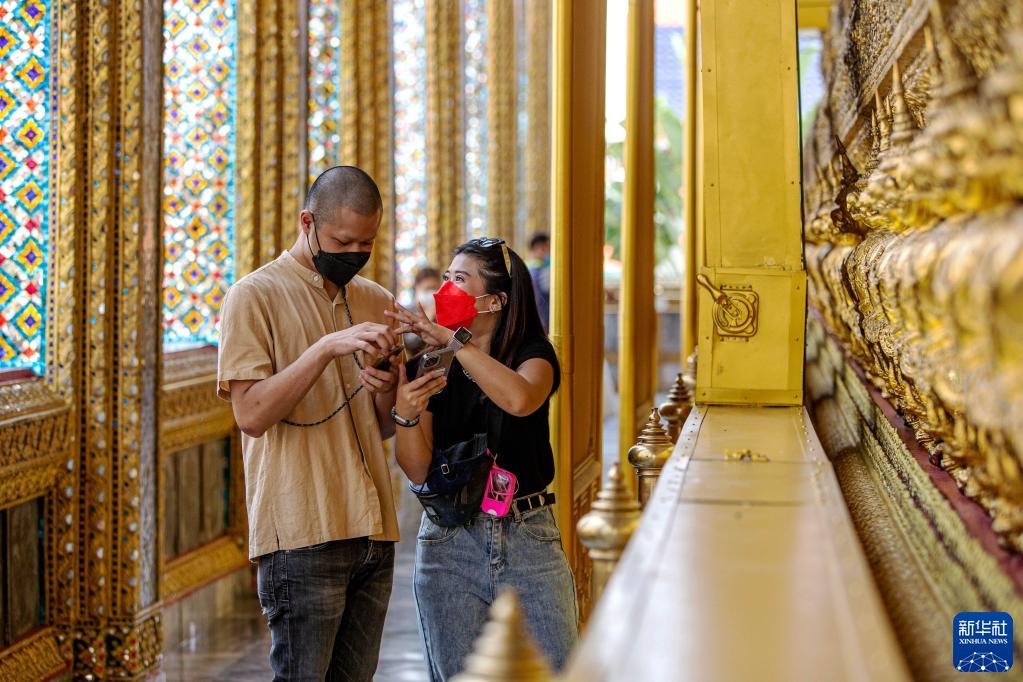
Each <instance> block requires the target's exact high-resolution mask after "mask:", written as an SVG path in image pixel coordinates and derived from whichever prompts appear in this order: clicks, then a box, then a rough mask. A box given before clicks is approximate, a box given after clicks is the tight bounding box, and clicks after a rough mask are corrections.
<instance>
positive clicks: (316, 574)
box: [256, 538, 394, 682]
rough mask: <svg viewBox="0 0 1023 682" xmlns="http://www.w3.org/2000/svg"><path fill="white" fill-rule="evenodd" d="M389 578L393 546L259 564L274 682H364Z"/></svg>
mask: <svg viewBox="0 0 1023 682" xmlns="http://www.w3.org/2000/svg"><path fill="white" fill-rule="evenodd" d="M393 574H394V543H393V542H377V541H374V540H369V539H367V538H357V539H354V540H338V541H334V542H325V543H323V544H319V545H313V546H311V547H304V548H302V549H292V550H281V551H277V552H273V553H271V554H264V555H263V556H261V557H259V573H258V575H257V579H256V583H257V591H258V593H259V605H260V607H262V609H263V615H264V616H266V620H267V623H268V624H269V625H270V640H271V644H270V666H271V667H272V668H273V671H274V680H324V679H326V680H358V681H359V682H362V681H365V682H369V681H370V680H372V679H373V673H374V672H375V671H376V668H377V658H378V657H379V654H380V636H381V634H382V633H383V630H384V616H385V615H386V613H387V601H388V599H389V598H390V596H391V578H392V577H393Z"/></svg>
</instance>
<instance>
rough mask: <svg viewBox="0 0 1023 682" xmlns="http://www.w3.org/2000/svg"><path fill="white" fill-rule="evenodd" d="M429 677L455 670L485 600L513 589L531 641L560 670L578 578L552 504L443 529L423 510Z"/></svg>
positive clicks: (422, 595) (571, 630) (418, 575)
mask: <svg viewBox="0 0 1023 682" xmlns="http://www.w3.org/2000/svg"><path fill="white" fill-rule="evenodd" d="M413 587H414V589H415V595H416V605H417V606H418V607H419V620H420V627H421V631H422V634H423V641H424V643H425V645H426V660H427V664H428V666H429V669H430V677H431V678H432V679H433V680H434V681H435V682H442V681H443V680H447V679H449V678H450V677H452V676H453V675H455V674H456V673H458V672H460V671H461V670H462V668H463V667H464V664H465V659H466V657H467V656H468V655H469V653H470V652H471V651H472V648H473V644H474V642H475V641H476V638H477V637H478V636H479V634H480V632H481V631H482V629H483V625H484V623H485V622H486V620H487V616H488V611H489V609H490V605H491V604H492V603H493V601H494V599H496V598H497V596H498V594H500V593H501V591H502V590H503V589H504V588H507V587H511V588H513V589H514V590H515V592H516V593H517V595H518V598H519V601H520V603H521V604H522V609H523V616H524V620H525V623H526V626H527V627H528V628H529V631H530V634H531V635H532V636H533V641H534V642H535V643H536V644H537V645H538V646H539V647H540V650H541V653H543V654H544V655H545V656H546V658H547V661H548V662H549V663H550V664H551V666H552V667H553V668H554V669H555V670H560V669H561V668H562V667H563V666H564V664H565V661H566V660H567V658H568V655H569V653H570V652H571V650H572V647H573V646H574V645H575V641H576V637H577V635H578V627H579V623H578V620H579V617H578V612H577V610H576V603H575V580H574V579H573V577H572V571H571V569H570V568H569V566H568V559H567V558H566V557H565V552H564V551H563V550H562V549H561V533H560V532H559V531H558V526H557V524H556V523H555V521H554V514H553V513H552V512H551V509H550V507H544V508H542V509H537V510H534V511H530V512H527V513H525V514H523V515H522V517H521V521H517V520H515V519H514V518H513V517H512V516H511V515H510V514H509V515H508V516H506V517H504V518H501V519H499V518H494V517H492V516H487V515H485V514H481V515H480V516H477V517H476V519H475V520H474V522H473V524H472V525H471V526H470V527H469V528H465V527H463V526H458V527H456V528H444V527H441V526H437V525H435V524H434V523H433V522H431V521H430V520H429V519H428V518H427V517H426V514H423V520H422V523H421V524H420V526H419V536H418V542H417V543H416V568H415V575H414V579H413Z"/></svg>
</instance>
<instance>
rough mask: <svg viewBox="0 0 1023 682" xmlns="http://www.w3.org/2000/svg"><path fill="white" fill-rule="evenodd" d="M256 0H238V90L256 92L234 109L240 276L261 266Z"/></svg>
mask: <svg viewBox="0 0 1023 682" xmlns="http://www.w3.org/2000/svg"><path fill="white" fill-rule="evenodd" d="M257 5H258V3H257V0H238V5H237V11H238V45H237V52H236V53H237V55H238V59H237V64H236V67H235V68H236V69H237V72H238V81H237V86H236V87H237V88H238V92H245V93H254V94H253V95H252V96H251V97H250V98H249V99H248V101H246V100H239V102H238V106H237V108H236V111H235V154H236V159H235V165H234V167H235V196H236V201H235V209H234V215H235V221H234V263H235V277H236V278H241V277H242V276H244V275H246V274H248V273H249V272H251V271H252V270H255V269H256V268H257V267H259V263H260V259H259V201H260V196H259V178H260V177H261V175H260V174H259V173H258V172H257V170H258V169H259V163H260V158H261V154H260V139H259V134H258V127H257V124H256V122H257V120H258V116H257V109H258V108H259V107H258V106H257V102H258V101H259V95H258V90H259V88H260V81H259V77H258V74H259V68H258V64H257V61H256V34H257V30H256V29H257V25H258V21H257V17H258V15H257V11H258V7H257Z"/></svg>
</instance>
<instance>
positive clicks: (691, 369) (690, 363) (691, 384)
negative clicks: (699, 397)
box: [682, 346, 700, 391]
mask: <svg viewBox="0 0 1023 682" xmlns="http://www.w3.org/2000/svg"><path fill="white" fill-rule="evenodd" d="M699 350H700V347H699V346H693V352H692V353H690V354H689V357H688V358H686V371H685V372H683V377H682V380H683V381H685V383H686V386H687V387H688V388H689V390H690V391H695V390H696V358H697V353H698V352H699Z"/></svg>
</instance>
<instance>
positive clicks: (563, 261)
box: [551, 2, 606, 617]
mask: <svg viewBox="0 0 1023 682" xmlns="http://www.w3.org/2000/svg"><path fill="white" fill-rule="evenodd" d="M554 11H555V14H554V43H553V44H554V50H553V54H554V70H553V73H554V106H553V108H554V136H553V141H552V151H553V169H554V170H553V179H552V180H553V181H552V193H553V211H552V239H551V241H552V253H551V258H552V269H551V273H552V275H553V278H554V282H553V286H552V287H551V297H552V301H551V311H552V312H551V321H552V326H551V340H552V341H553V342H554V345H555V348H556V349H557V351H558V357H559V358H560V360H561V389H560V390H559V391H558V393H557V394H556V395H555V398H554V405H553V410H552V414H551V425H552V434H551V436H552V441H553V443H554V451H555V462H556V467H557V473H556V479H555V486H556V490H557V494H558V499H559V500H560V503H559V504H558V506H557V512H558V521H559V524H558V525H559V526H560V527H561V532H562V542H563V543H564V545H565V549H566V552H567V553H568V556H569V560H570V561H571V563H572V567H573V569H574V570H575V575H576V581H577V585H578V597H579V604H580V612H581V613H582V614H583V616H584V617H585V615H586V614H587V613H588V612H589V606H590V599H589V592H590V590H589V576H590V568H589V563H588V561H587V560H586V557H585V553H584V550H583V547H582V545H581V543H580V542H579V540H578V537H577V535H576V532H575V527H576V522H577V521H578V520H579V518H580V517H581V516H582V515H583V514H585V513H586V512H587V511H588V510H589V507H590V502H591V500H592V499H593V497H594V496H595V495H596V492H597V490H598V488H599V484H600V472H601V466H600V459H601V455H600V450H601V448H600V438H601V433H600V424H601V406H600V400H601V383H600V382H601V374H602V373H601V363H602V362H603V357H604V343H603V329H602V320H603V300H602V298H601V296H599V295H594V294H595V292H600V291H601V290H602V288H603V282H602V280H603V272H602V264H603V253H602V248H601V247H602V245H603V243H604V61H605V56H604V39H605V24H606V8H605V6H604V4H603V3H596V2H594V3H569V2H559V3H557V4H556V5H555V10H554Z"/></svg>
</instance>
